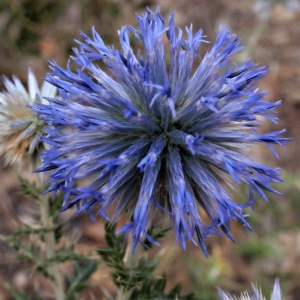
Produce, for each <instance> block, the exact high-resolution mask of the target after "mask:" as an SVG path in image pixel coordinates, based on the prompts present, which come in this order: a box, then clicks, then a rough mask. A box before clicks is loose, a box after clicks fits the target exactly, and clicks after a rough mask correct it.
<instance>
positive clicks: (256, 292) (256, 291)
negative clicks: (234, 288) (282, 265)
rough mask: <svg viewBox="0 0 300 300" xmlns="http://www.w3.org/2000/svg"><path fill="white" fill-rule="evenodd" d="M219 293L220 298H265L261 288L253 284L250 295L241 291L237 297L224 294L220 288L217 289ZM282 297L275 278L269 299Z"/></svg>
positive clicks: (264, 299) (259, 299)
mask: <svg viewBox="0 0 300 300" xmlns="http://www.w3.org/2000/svg"><path fill="white" fill-rule="evenodd" d="M219 295H220V297H221V300H266V298H265V297H264V296H263V294H262V291H261V289H260V288H259V287H258V286H257V285H254V284H253V285H252V291H251V294H250V295H249V294H248V292H243V293H241V295H240V297H239V298H237V297H235V296H231V295H229V294H225V293H224V292H223V291H222V290H221V289H219ZM282 299H283V298H282V297H281V291H280V284H279V280H278V279H276V280H275V283H274V287H273V291H272V294H271V298H270V300H282Z"/></svg>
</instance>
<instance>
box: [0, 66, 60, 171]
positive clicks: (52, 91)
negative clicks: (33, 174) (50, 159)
mask: <svg viewBox="0 0 300 300" xmlns="http://www.w3.org/2000/svg"><path fill="white" fill-rule="evenodd" d="M3 81H4V85H5V90H4V91H3V92H2V93H0V154H1V155H4V157H5V163H6V164H10V165H12V164H13V165H15V166H17V168H18V169H20V168H22V167H23V166H24V165H25V164H27V163H29V166H30V168H35V167H36V166H37V164H38V163H39V154H40V153H41V152H42V151H43V150H44V145H43V142H42V141H41V139H40V135H41V134H42V131H43V128H44V125H45V124H44V122H43V121H41V120H38V119H37V118H36V116H35V114H34V112H33V111H32V110H31V109H30V108H29V107H28V106H29V105H32V104H34V103H35V101H36V100H37V99H39V101H43V100H42V99H43V98H42V97H48V98H53V97H54V96H55V95H56V91H57V89H56V88H55V87H54V86H53V85H51V84H49V83H47V82H44V84H43V86H42V88H41V89H39V86H38V83H37V80H36V78H35V75H34V73H33V72H32V71H31V70H30V69H29V70H28V90H29V91H27V90H26V89H25V87H24V86H23V84H22V83H21V81H20V80H19V78H17V77H15V76H13V78H12V80H9V79H8V78H7V77H4V80H3Z"/></svg>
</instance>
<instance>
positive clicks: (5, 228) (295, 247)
mask: <svg viewBox="0 0 300 300" xmlns="http://www.w3.org/2000/svg"><path fill="white" fill-rule="evenodd" d="M157 5H160V6H161V13H162V15H163V16H164V17H165V18H167V17H168V16H169V14H170V13H171V12H173V11H174V10H175V11H176V18H175V22H176V24H177V25H179V26H181V27H185V26H188V25H189V24H190V23H193V24H194V30H195V31H196V30H198V29H199V28H203V30H204V33H205V34H206V35H207V40H209V41H212V42H213V41H214V38H215V36H216V33H217V31H218V28H219V25H220V24H222V25H223V26H228V27H229V28H230V30H231V31H232V32H234V33H236V34H237V35H239V36H240V37H241V39H242V44H244V45H246V46H247V47H246V48H245V49H244V50H243V51H242V52H241V53H240V54H238V55H237V56H236V57H235V60H236V62H237V63H239V62H241V61H244V60H245V59H246V58H248V57H249V56H252V57H253V58H254V59H255V60H256V61H257V62H259V63H260V64H262V65H267V66H268V68H269V75H268V76H267V77H266V78H264V79H263V80H261V82H260V83H259V85H260V87H261V89H262V90H268V91H270V92H269V94H268V95H267V97H266V98H267V99H268V100H269V101H277V100H279V99H281V100H282V108H280V110H278V117H279V118H280V121H279V124H278V125H276V124H271V123H268V122H267V123H264V125H263V126H262V128H261V130H262V131H264V132H267V131H272V130H280V129H282V128H286V133H285V134H284V135H285V136H286V137H291V138H293V141H292V142H290V143H289V144H288V145H287V146H284V147H278V149H277V150H278V154H279V156H280V160H278V159H276V158H275V157H274V156H273V155H272V153H271V151H270V150H268V149H265V148H261V149H257V151H256V156H257V158H256V159H257V160H259V161H260V162H262V163H264V164H267V165H269V166H273V167H275V166H278V167H280V168H281V170H282V176H283V179H284V183H282V184H279V185H277V186H276V188H277V189H278V190H279V191H280V192H282V194H283V196H281V197H280V196H276V195H275V196H274V195H271V194H270V195H268V196H269V199H270V200H269V203H265V202H264V201H263V200H262V199H257V201H256V208H255V211H254V212H251V216H250V217H249V218H248V221H249V223H250V224H251V226H252V227H253V229H254V231H253V232H248V231H247V230H246V229H245V228H243V227H242V226H241V225H239V224H232V226H233V228H232V231H233V233H234V236H235V238H236V241H237V242H236V244H233V243H232V242H231V241H230V240H229V239H227V238H219V237H213V238H210V239H207V240H206V243H207V245H208V249H209V253H210V256H209V258H205V257H204V255H203V254H202V251H201V250H200V249H199V248H195V247H194V246H192V245H189V246H190V247H188V249H187V251H186V252H183V251H182V250H181V248H180V247H179V246H177V245H174V236H173V235H172V233H169V235H168V236H167V238H166V239H165V240H164V241H163V243H162V246H163V247H164V249H165V252H164V255H163V259H162V262H161V264H160V266H159V268H158V270H157V273H158V274H159V273H162V272H163V271H166V270H167V274H168V284H167V288H168V289H169V290H170V289H171V288H172V287H174V285H175V284H176V283H178V282H179V281H183V292H185V293H187V292H190V291H196V292H198V293H199V295H201V298H202V299H205V300H206V299H208V300H210V299H212V300H213V299H218V296H217V289H216V287H221V288H222V289H223V290H226V291H228V292H232V293H235V294H239V293H240V292H241V291H242V290H245V289H250V288H251V282H253V283H254V282H257V283H258V284H259V285H260V286H261V287H262V290H263V292H264V294H265V295H266V296H267V299H268V298H269V294H270V291H271V288H272V286H273V283H274V279H275V278H276V277H278V278H279V279H280V283H281V287H282V293H283V295H284V296H285V300H299V299H300V228H299V225H300V201H299V200H300V199H299V198H300V196H299V190H300V177H299V175H300V174H299V173H300V158H299V156H300V155H299V147H300V138H299V133H298V130H299V129H300V38H299V37H300V3H299V2H297V1H296V0H295V1H279V0H277V1H271V0H270V1H266V0H265V1H263V0H261V1H249V0H227V1H219V0H181V1H171V0H164V1H158V0H123V1H122V0H119V1H118V0H115V1H109V0H65V1H60V0H0V74H3V75H5V76H8V77H10V78H11V76H12V75H16V76H18V77H19V78H20V79H21V80H22V81H23V82H24V84H26V85H27V70H28V67H31V68H32V69H33V70H34V72H35V74H36V76H37V78H38V79H39V82H40V83H42V80H43V77H44V76H45V74H46V73H47V72H49V71H50V70H49V68H48V62H47V61H48V60H55V61H56V62H57V63H58V64H59V65H61V66H62V67H65V66H66V63H67V60H68V56H69V55H70V54H71V53H72V47H75V46H76V43H75V42H74V39H78V40H82V38H81V36H80V30H82V31H84V32H85V33H87V34H90V33H91V27H92V26H95V28H96V30H97V31H98V32H99V33H100V35H101V37H102V38H103V39H104V41H105V42H106V43H107V44H114V45H115V47H116V48H118V47H119V42H118V34H117V30H118V29H120V28H121V27H122V26H123V25H125V24H131V25H133V26H136V21H135V16H134V13H135V12H138V13H141V12H142V11H144V10H145V7H146V6H149V7H150V8H152V9H155V8H156V6H157ZM0 87H1V89H2V88H3V84H2V80H1V81H0ZM0 168H1V173H0V183H1V184H0V233H1V234H10V233H12V232H13V230H14V229H15V223H19V219H20V217H21V218H22V217H23V216H24V215H26V214H29V213H30V209H31V207H32V205H34V204H33V203H32V201H31V200H30V199H28V198H24V197H23V196H22V194H21V190H20V187H19V182H18V179H17V176H16V174H15V171H14V170H13V169H12V168H10V167H5V166H4V164H3V159H2V158H1V165H0ZM246 197H247V193H246V192H244V191H243V190H242V189H241V191H240V194H239V195H237V199H236V201H245V199H246ZM241 199H242V200H241ZM66 214H68V213H67V212H66ZM62 217H64V216H62ZM70 224H71V225H70V226H69V227H70V228H69V229H68V234H70V235H73V236H76V238H77V240H78V241H77V244H76V249H77V250H78V251H79V252H81V253H84V254H86V255H91V253H92V251H93V248H94V247H101V246H103V245H104V241H103V234H104V230H103V224H102V221H101V220H97V222H96V223H95V224H91V222H90V220H89V218H88V216H86V215H80V216H76V217H73V218H72V221H71V223H70ZM0 253H1V254H0V299H5V300H6V299H10V298H9V296H8V294H7V292H6V289H5V288H4V285H5V283H9V284H11V285H13V286H14V287H15V288H17V289H19V290H26V291H27V292H29V293H30V291H33V290H34V287H35V286H37V285H38V286H39V288H40V289H43V288H44V289H45V290H47V286H45V283H43V281H42V280H41V279H39V278H36V276H35V275H34V273H33V272H32V271H31V270H30V268H29V266H28V265H26V263H21V262H20V261H18V260H16V256H17V254H16V253H15V252H14V250H12V249H10V248H9V247H8V246H6V245H5V244H3V243H1V242H0ZM108 274H109V271H108V269H107V268H106V267H105V266H103V267H101V268H100V269H99V270H98V271H97V272H96V273H95V274H94V275H93V277H92V278H91V280H90V285H91V288H90V289H89V290H88V291H85V292H83V293H82V295H81V296H82V298H81V299H92V298H91V296H90V294H91V293H93V294H94V295H95V297H96V299H102V292H101V288H100V287H101V286H102V287H105V288H106V289H108V290H109V291H112V293H113V286H112V283H111V281H110V279H109V276H108ZM45 299H47V298H46V296H45Z"/></svg>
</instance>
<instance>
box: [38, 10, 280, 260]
mask: <svg viewBox="0 0 300 300" xmlns="http://www.w3.org/2000/svg"><path fill="white" fill-rule="evenodd" d="M137 22H138V27H139V28H138V29H135V28H133V27H132V26H126V27H123V28H122V29H121V30H120V31H119V38H120V44H121V50H116V49H115V48H113V47H108V46H106V45H105V43H104V42H103V40H102V39H101V37H100V36H99V34H98V33H97V32H96V31H95V30H94V29H93V37H92V38H89V37H88V36H86V35H85V34H83V36H84V38H85V42H78V44H79V49H75V50H74V51H75V56H74V57H72V60H73V61H74V62H75V63H76V64H77V65H78V66H79V69H78V70H77V71H76V72H72V71H71V69H70V67H69V66H68V67H67V69H64V68H61V67H59V66H58V65H57V64H56V63H55V62H52V63H51V68H52V70H53V74H52V75H49V76H48V77H47V79H46V80H47V81H48V82H50V83H52V84H53V85H54V86H56V87H58V88H59V90H60V92H61V96H62V97H63V100H59V99H48V100H49V102H50V105H43V104H40V105H39V106H37V107H35V108H34V110H35V111H36V112H37V113H38V115H39V118H40V119H41V120H45V121H47V122H48V124H49V127H48V136H47V137H46V138H44V141H45V142H46V143H48V144H49V145H50V146H51V148H50V149H49V150H47V151H46V152H45V153H44V154H43V155H42V159H43V164H42V166H41V167H40V168H39V169H38V171H40V172H44V171H50V170H51V172H49V175H50V179H49V183H50V184H51V186H50V188H49V189H48V190H47V191H46V192H50V191H56V190H61V191H63V192H64V194H65V199H64V202H63V208H62V210H66V209H69V208H70V207H72V206H74V205H76V206H77V208H78V213H80V212H83V211H88V212H89V213H90V214H91V216H92V218H93V211H95V210H96V211H98V212H99V213H100V215H101V216H102V217H103V218H107V219H108V218H109V219H110V220H111V221H112V222H115V221H116V220H117V219H118V217H119V216H120V214H121V213H122V212H127V214H128V217H129V219H130V220H131V221H130V222H129V223H128V224H126V225H125V226H124V227H122V229H121V230H120V231H123V232H125V233H126V234H127V233H129V232H132V235H133V251H134V249H135V247H136V244H137V243H138V242H141V241H142V240H143V239H144V238H145V237H146V238H147V239H148V240H149V241H151V242H153V243H154V242H155V241H154V240H153V239H152V238H151V237H150V236H149V235H148V234H147V231H148V228H149V227H150V226H151V225H155V224H152V220H153V213H154V212H155V210H158V211H161V212H163V213H164V214H165V215H166V216H168V217H169V218H170V220H171V222H172V225H173V228H174V229H175V232H176V240H177V242H178V243H179V244H180V245H181V246H182V247H183V248H185V243H186V241H187V240H191V241H192V242H193V243H196V241H195V240H194V236H197V238H198V240H199V243H200V245H201V247H202V249H203V251H204V253H205V254H206V255H207V251H206V247H205V244H204V237H206V236H207V235H208V234H210V233H215V234H218V233H222V232H224V233H225V234H226V235H227V236H228V237H229V238H230V239H232V240H233V237H232V235H231V233H230V228H229V225H230V220H231V219H234V220H238V221H240V222H241V223H242V224H244V225H245V226H246V227H248V228H249V229H250V225H249V224H248V223H247V221H246V220H245V217H244V215H243V209H244V208H245V207H248V206H251V205H253V202H254V194H255V193H256V194H258V195H259V196H261V197H263V198H264V199H266V200H267V198H266V195H265V193H264V192H263V190H267V191H271V192H275V193H276V191H275V190H274V189H273V188H272V187H271V186H270V184H271V183H273V182H278V181H281V180H280V174H279V172H278V170H277V169H272V168H268V167H266V166H264V165H261V164H259V163H257V162H254V161H252V160H251V158H250V157H249V156H248V154H249V151H248V150H249V146H251V145H252V144H255V143H265V144H268V145H272V144H282V143H284V142H285V139H284V138H281V137H279V135H280V134H281V131H278V132H271V133H267V134H259V133H258V132H257V131H256V130H255V128H256V127H257V126H259V125H260V121H259V120H258V118H257V116H264V117H266V118H269V119H270V120H272V121H276V118H275V117H274V116H273V115H272V112H273V110H274V109H275V108H277V107H279V106H280V102H276V103H269V102H266V101H264V100H263V99H262V98H263V97H264V95H265V93H262V92H259V90H258V89H257V87H255V85H254V83H255V82H256V81H258V80H259V79H260V78H262V77H263V76H265V75H266V73H267V69H266V67H259V66H258V65H257V64H256V63H254V62H253V61H251V60H250V59H249V60H247V61H246V62H244V63H243V64H241V65H236V64H231V63H230V57H231V56H232V55H233V54H234V53H236V52H238V51H239V50H241V49H242V48H243V47H240V46H239V43H240V39H239V38H238V37H237V36H236V35H234V34H231V33H230V32H229V30H228V29H226V28H225V29H220V30H219V32H218V34H217V37H216V41H215V43H214V44H213V45H212V47H211V49H210V50H209V51H208V52H207V53H206V55H205V56H204V57H203V58H201V57H200V55H199V47H200V45H201V43H202V42H203V35H202V30H199V31H198V32H196V33H195V34H194V33H193V30H192V26H190V27H189V28H187V29H186V36H187V38H183V32H182V30H181V29H180V28H177V27H176V26H175V25H174V14H172V15H171V16H170V19H169V22H168V24H166V22H165V21H164V19H163V18H162V16H161V15H160V13H159V9H157V11H156V12H152V11H150V10H149V9H148V10H147V12H145V13H144V14H142V15H141V16H139V15H137ZM130 36H131V37H133V38H135V39H136V40H137V42H138V43H139V44H140V46H141V48H142V51H138V52H137V54H136V53H135V52H134V51H133V49H132V47H131V44H130ZM242 183H243V184H245V185H246V186H247V187H248V189H249V195H250V196H249V200H248V201H247V202H246V203H243V204H239V203H235V202H234V201H233V200H232V198H231V196H230V194H229V192H228V189H227V188H226V185H227V186H229V187H234V186H235V185H238V184H242ZM224 184H225V186H224ZM110 207H114V210H113V213H112V214H111V215H108V214H107V210H108V208H110ZM199 208H201V209H199ZM204 213H205V214H206V215H207V217H205V218H204V219H205V220H209V221H208V222H204V221H203V220H202V216H201V214H204Z"/></svg>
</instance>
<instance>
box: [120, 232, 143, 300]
mask: <svg viewBox="0 0 300 300" xmlns="http://www.w3.org/2000/svg"><path fill="white" fill-rule="evenodd" d="M132 242H133V238H132V234H131V233H130V234H129V235H128V239H127V245H126V249H125V255H124V258H123V263H124V266H125V267H127V268H128V269H129V270H133V269H134V268H136V267H137V265H138V262H139V259H140V257H141V255H142V252H143V249H142V246H141V245H140V244H138V245H137V247H136V249H135V252H134V254H132ZM131 293H132V290H126V287H122V288H119V289H117V300H130V299H131Z"/></svg>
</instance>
